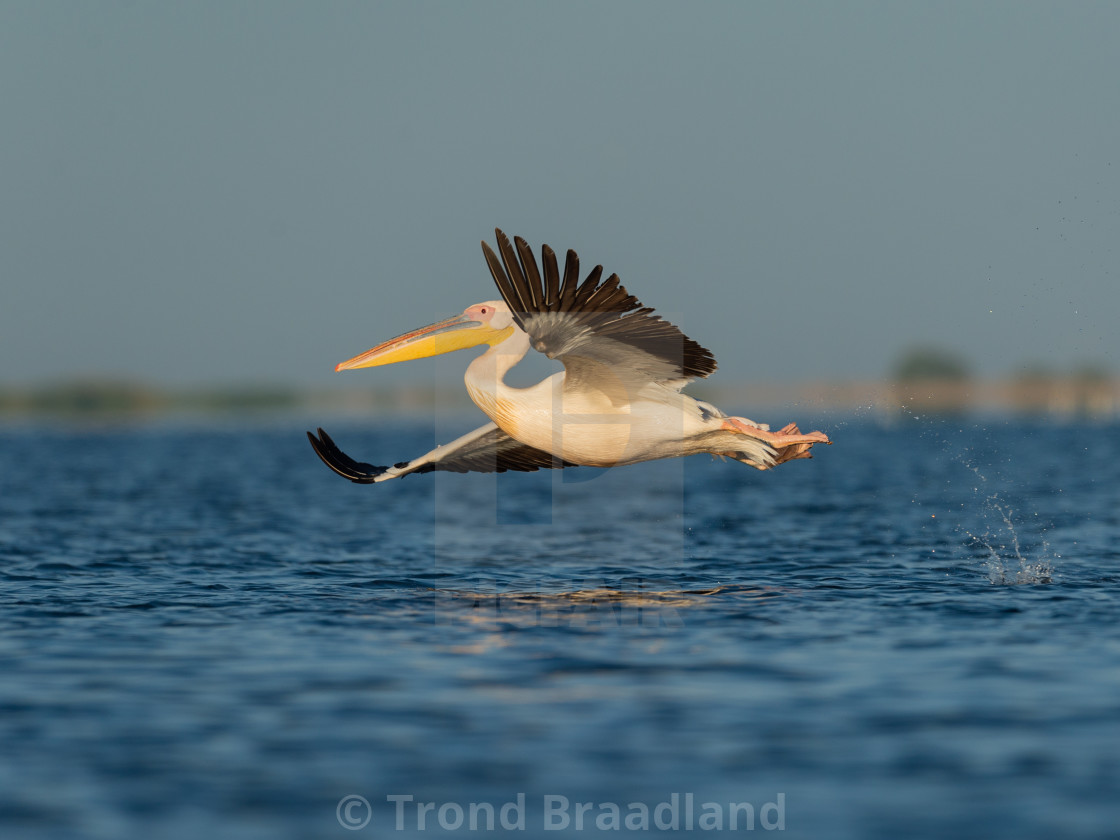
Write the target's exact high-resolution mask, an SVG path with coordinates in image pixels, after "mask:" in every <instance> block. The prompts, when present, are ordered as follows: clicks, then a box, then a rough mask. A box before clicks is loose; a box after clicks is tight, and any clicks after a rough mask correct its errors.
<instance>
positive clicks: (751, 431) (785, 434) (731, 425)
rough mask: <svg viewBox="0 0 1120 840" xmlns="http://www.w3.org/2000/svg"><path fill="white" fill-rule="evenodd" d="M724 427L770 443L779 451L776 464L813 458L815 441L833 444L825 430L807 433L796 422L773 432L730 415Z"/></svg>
mask: <svg viewBox="0 0 1120 840" xmlns="http://www.w3.org/2000/svg"><path fill="white" fill-rule="evenodd" d="M722 428H723V429H724V430H726V431H729V432H738V433H739V434H743V435H748V436H750V437H753V438H756V439H757V440H761V441H764V442H765V443H768V444H769V445H770V446H772V447H773V448H774V449H775V450H777V453H778V454H777V458H776V459H775V461H774V466H777V465H778V464H784V463H785V462H786V461H796V460H797V459H799V458H812V457H813V456H812V454H811V453H810V452H809V450H810V449H812V447H813V444H814V443H825V444H828V445H830V446H831V445H832V441H831V440H829V439H828V435H826V434H825V433H824V432H809V434H807V435H805V434H802V433H801V430H800V429H798V428H797V424H796V423H790V424H789V425H787V426H785V427H784V428H782V429H780V430H779V431H777V432H771V431H767V430H766V429H763V428H761V427H759V426H757V425H755V424H754V423H752V422H751V421H749V420H747V419H746V418H745V417H728V418H727V419H726V420H724V421H723V426H722Z"/></svg>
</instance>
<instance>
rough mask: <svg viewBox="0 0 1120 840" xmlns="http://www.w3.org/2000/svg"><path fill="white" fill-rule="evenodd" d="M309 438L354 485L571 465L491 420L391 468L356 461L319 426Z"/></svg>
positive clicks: (323, 456) (327, 460)
mask: <svg viewBox="0 0 1120 840" xmlns="http://www.w3.org/2000/svg"><path fill="white" fill-rule="evenodd" d="M318 432H319V434H318V436H317V437H316V436H315V435H313V434H312V433H311V432H308V433H307V438H308V440H310V441H311V446H312V448H313V449H314V450H315V454H316V455H318V456H319V458H320V459H321V460H322V461H323V463H324V464H326V465H327V466H328V467H330V468H331V469H332V470H334V471H335V472H336V473H338V474H339V475H340V476H342V477H343V478H346V479H349V480H350V481H353V482H355V483H356V484H375V483H378V482H381V481H388V480H389V479H392V478H400V477H402V476H405V475H410V474H411V473H425V472H433V471H435V470H441V471H446V472H459V473H465V472H483V473H492V472H506V471H507V470H514V471H516V472H535V471H536V470H540V469H562V468H564V467H574V466H575V464H571V463H569V462H567V461H563V460H561V459H559V458H556V457H554V456H553V455H552V454H550V453H548V452H545V451H543V450H541V449H536V448H534V447H532V446H527V445H525V444H524V443H521V442H520V441H517V440H514V439H513V438H511V437H510V436H509V435H507V434H506V433H505V432H503V431H502V430H501V429H499V428H498V427H497V426H496V425H494V424H493V423H487V424H486V425H485V426H483V427H481V428H479V429H475V430H474V431H473V432H468V433H467V434H465V435H463V436H462V437H460V438H458V439H456V440H453V441H452V442H451V443H448V444H444V445H443V446H437V447H436V448H435V449H433V450H432V451H431V452H428V453H427V454H425V455H421V456H420V457H419V458H414V459H413V460H411V461H405V462H402V463H399V464H396V465H394V466H392V467H378V466H374V465H373V464H367V463H364V462H362V461H355V460H354V459H353V458H351V457H350V456H349V455H347V454H346V453H345V452H343V451H342V450H341V449H339V448H338V446H337V445H336V444H335V442H334V441H333V440H332V439H331V436H330V435H328V434H327V433H326V432H325V431H323V430H322V429H319V430H318Z"/></svg>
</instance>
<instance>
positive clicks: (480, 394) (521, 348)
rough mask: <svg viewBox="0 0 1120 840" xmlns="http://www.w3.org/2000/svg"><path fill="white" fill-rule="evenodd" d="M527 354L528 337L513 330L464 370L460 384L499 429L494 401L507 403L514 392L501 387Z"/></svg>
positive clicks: (505, 386)
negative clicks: (462, 384)
mask: <svg viewBox="0 0 1120 840" xmlns="http://www.w3.org/2000/svg"><path fill="white" fill-rule="evenodd" d="M528 352H529V336H528V335H527V334H526V333H524V332H522V331H521V330H519V329H516V328H515V329H514V331H513V334H512V335H510V337H509V338H507V339H506V340H505V341H502V342H500V343H498V344H495V345H494V346H492V347H491V348H490V349H489V350H487V351H486V352H485V353H483V354H482V355H481V356H479V357H478V358H477V359H475V360H474V361H473V362H471V363H470V365H469V366H468V367H467V373H466V375H465V376H464V377H463V380H464V381H465V382H466V383H467V391H468V392H469V393H470V395H471V399H472V400H474V402H475V405H477V406H478V407H479V408H481V409H482V410H483V411H485V412H486V414H487V415H489V417H490V419H491V420H493V421H494V422H495V423H498V425H502V424H501V423H500V422H499V420H498V401H499V400H500V399H508V397H509V396H510V395H509V392H510V391H512V390H515V389H513V388H511V387H510V386H508V385H506V384H505V381H504V380H505V375H506V374H507V373H509V371H510V369H511V368H512V367H513V366H514V365H516V364H517V363H518V362H520V361H521V360H522V359H524V358H525V354H526V353H528Z"/></svg>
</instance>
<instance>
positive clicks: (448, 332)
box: [334, 315, 513, 370]
mask: <svg viewBox="0 0 1120 840" xmlns="http://www.w3.org/2000/svg"><path fill="white" fill-rule="evenodd" d="M512 332H513V327H506V328H505V329H501V330H495V329H493V328H491V327H490V325H489V324H484V323H482V322H480V321H476V320H474V319H473V318H468V317H467V316H466V315H456V316H455V317H454V318H448V319H447V320H446V321H440V322H439V323H436V324H432V325H430V326H427V327H421V328H420V329H418V330H413V331H412V332H408V333H405V334H404V335H399V336H397V337H396V338H391V339H389V340H388V341H386V342H384V343H383V344H378V345H377V346H376V347H374V348H372V349H370V350H367V351H366V352H364V353H362V354H361V355H360V356H355V357H354V358H353V359H347V360H346V361H345V362H341V363H339V364H337V365H335V368H334V369H335V370H355V369H357V368H367V367H377V366H378V365H391V364H394V363H396V362H407V361H409V360H411V359H423V358H425V357H427V356H438V355H440V354H442V353H450V352H452V351H454V350H463V349H465V348H467V347H477V346H478V345H480V344H496V343H498V342H499V341H504V340H505V338H506V337H507V336H508V335H509V334H510V333H512Z"/></svg>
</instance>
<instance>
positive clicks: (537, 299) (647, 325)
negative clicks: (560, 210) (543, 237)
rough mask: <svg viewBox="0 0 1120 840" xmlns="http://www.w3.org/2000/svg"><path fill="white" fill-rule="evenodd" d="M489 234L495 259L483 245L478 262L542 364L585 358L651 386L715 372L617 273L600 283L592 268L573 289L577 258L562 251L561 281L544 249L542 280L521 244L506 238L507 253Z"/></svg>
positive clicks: (599, 270) (710, 360) (501, 238)
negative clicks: (483, 263) (482, 257)
mask: <svg viewBox="0 0 1120 840" xmlns="http://www.w3.org/2000/svg"><path fill="white" fill-rule="evenodd" d="M494 232H495V234H496V235H497V238H498V250H499V251H500V252H501V259H499V258H498V255H497V254H495V253H494V252H493V250H491V248H490V246H489V245H487V244H486V243H485V242H483V243H482V250H483V253H484V254H485V255H486V264H487V265H488V266H489V267H490V273H491V274H492V275H493V276H494V282H495V283H497V285H498V290H499V291H500V292H501V293H502V297H503V298H504V299H505V302H506V304H507V305H508V306H509V308H510V309H511V310H512V312H513V317H514V320H516V321H517V325H518V326H519V327H521V329H523V330H525V332H527V333H528V334H529V338H530V340H531V342H532V345H533V347H534V349H536V350H539V351H540V352H542V353H544V354H545V355H546V356H548V357H549V358H550V359H555V358H559V359H560V360H561V361H562V362H564V364H565V365H569V360H577V359H590V360H592V361H595V362H599V363H602V364H606V365H608V366H610V367H611V368H612V369H613V370H615V371H617V372H621V371H633V372H634V373H637V374H639V375H640V376H641V377H642V378H645V379H651V380H653V381H656V382H674V381H679V380H687V379H693V378H696V377H704V376H708V375H709V374H710V373H712V371H714V370H715V369H716V360H715V358H714V357H713V356H712V354H711V352H710V351H708V350H706V349H705V348H703V347H701V346H700V345H699V344H697V343H696V342H695V341H693V340H692V339H691V338H689V337H688V336H686V335H685V334H684V333H682V332H681V331H680V330H679V329H677V327H675V326H673V325H672V324H670V323H669V322H668V321H664V320H662V319H661V318H660V317H659V316H657V315H654V314H653V310H652V309H651V308H649V307H648V306H643V305H642V303H641V301H639V300H638V299H637V298H636V297H634V296H633V295H631V294H628V293H627V291H626V289H625V287H623V286H622V285H620V283H619V279H618V275H617V274H612V275H611V276H610V277H608V278H607V279H606V280H603V281H602V282H600V279H601V278H602V276H603V267H602V266H601V265H597V266H595V268H593V269H592V270H591V273H590V274H588V275H587V279H585V280H584V281H583V283H580V282H579V257H578V256H577V255H576V252H575V251H568V256H567V259H566V260H565V261H564V278H563V281H562V282H561V280H560V271H559V267H558V265H557V262H556V254H555V253H554V252H553V250H552V249H551V248H549V247H548V246H547V245H545V246H544V247H543V248H542V249H541V258H542V260H543V263H544V277H543V278H542V277H541V273H540V270H539V269H538V268H537V261H536V258H535V257H534V256H533V251H532V249H530V248H529V245H528V243H526V242H525V240H524V239H522V238H521V237H520V236H518V237H514V243H515V244H516V250H514V245H511V244H510V241H509V238H508V237H507V236H506V235H505V234H504V233H502V231H501V230H495V231H494ZM569 367H570V366H569Z"/></svg>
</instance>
